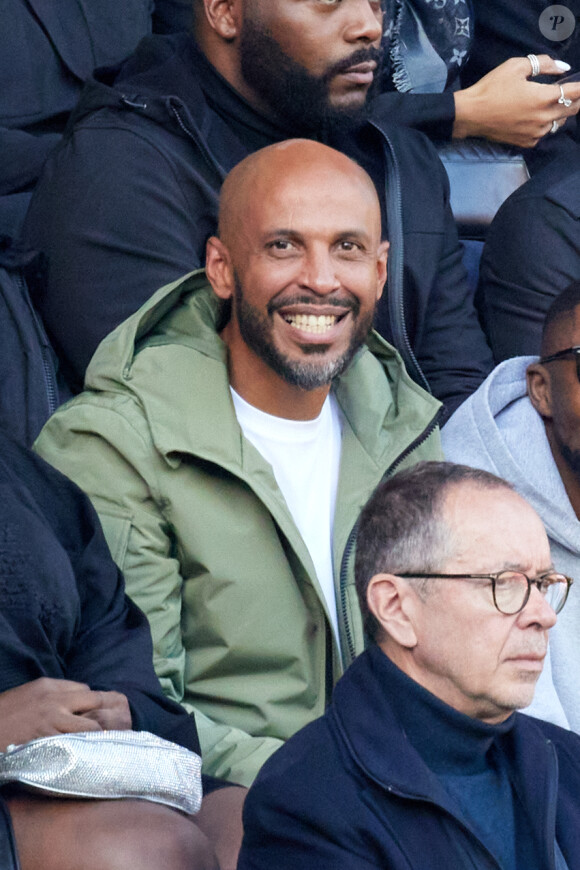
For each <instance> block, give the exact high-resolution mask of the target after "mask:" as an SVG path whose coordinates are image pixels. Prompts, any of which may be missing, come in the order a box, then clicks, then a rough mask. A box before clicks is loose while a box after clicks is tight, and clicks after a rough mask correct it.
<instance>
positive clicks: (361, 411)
mask: <svg viewBox="0 0 580 870" xmlns="http://www.w3.org/2000/svg"><path fill="white" fill-rule="evenodd" d="M223 318H224V308H223V304H222V303H221V302H220V300H218V298H217V297H216V296H215V294H214V293H213V291H212V290H211V287H210V286H209V285H208V283H207V279H206V276H205V271H204V270H203V269H200V270H197V271H196V272H192V273H190V274H189V275H186V276H185V277H184V278H181V279H180V280H179V281H175V282H173V283H172V284H169V285H167V286H166V287H162V288H161V289H160V290H158V291H157V293H155V294H154V295H153V296H152V297H151V299H150V300H149V301H148V302H147V303H146V304H145V305H143V306H142V307H141V308H140V309H139V310H138V311H137V312H136V313H135V314H134V315H132V316H131V317H129V318H128V319H127V320H126V321H125V322H124V323H122V324H121V325H120V326H118V327H117V329H115V330H114V331H113V332H112V333H111V334H110V335H108V336H107V337H106V338H105V339H104V340H103V341H102V342H101V344H100V345H99V347H98V348H97V351H96V353H95V355H94V356H93V359H92V360H91V363H90V365H89V367H88V369H87V373H86V380H85V389H87V390H92V391H96V392H103V391H107V392H109V393H122V394H127V392H128V391H129V392H133V393H134V394H135V395H136V396H138V400H139V402H140V403H141V404H142V405H143V407H144V409H145V413H146V416H147V418H148V422H149V426H150V427H151V431H152V434H153V437H154V440H155V442H156V445H157V447H158V449H159V450H161V452H163V453H165V454H166V455H169V454H171V453H172V452H174V451H177V452H180V451H184V452H189V451H191V450H192V445H195V451H194V452H196V453H198V454H200V453H201V454H203V452H204V449H205V447H207V450H208V451H209V452H210V453H211V454H212V455H214V454H215V451H216V438H215V419H218V418H219V416H220V415H221V414H224V415H225V418H227V417H229V416H230V415H231V414H232V410H231V399H230V392H229V382H228V379H227V353H226V347H225V345H224V343H223V342H222V340H221V339H220V337H219V335H218V330H219V328H220V326H221V324H222V323H223V322H225V321H224V319H223ZM371 351H372V352H371ZM210 369H211V377H209V370H210ZM209 383H211V384H212V387H211V390H212V392H211V396H208V403H209V406H210V407H213V408H215V411H216V417H215V419H213V420H207V419H202V416H204V415H197V417H196V419H195V420H194V421H193V424H192V420H191V419H188V420H187V424H186V421H185V417H182V418H179V417H177V416H176V411H175V409H176V408H179V407H181V406H183V396H184V395H187V394H188V393H192V394H193V395H199V396H203V395H205V393H206V392H207V390H208V389H209V387H208V384H209ZM216 383H218V384H220V385H221V386H223V389H219V390H216ZM333 389H334V391H335V394H336V397H337V400H338V402H339V404H340V406H341V409H342V412H343V414H344V415H345V417H346V418H347V420H348V421H349V423H350V425H351V427H352V429H353V431H354V432H355V435H356V436H357V437H358V438H359V440H360V441H361V442H362V443H363V444H364V445H365V446H366V448H367V449H369V450H370V452H371V453H373V454H375V455H377V457H378V456H380V455H382V453H383V452H384V451H385V450H388V449H392V444H391V443H390V439H391V437H392V436H391V435H390V434H389V433H386V432H384V431H383V430H384V429H385V427H387V428H388V429H389V430H391V428H392V425H393V423H394V422H395V421H396V424H397V427H398V428H399V427H400V430H405V433H406V435H407V436H408V438H409V440H410V441H413V440H414V439H415V438H418V437H419V436H420V435H421V434H422V433H423V432H424V430H425V428H426V427H427V426H428V425H429V424H430V423H431V422H432V421H433V419H434V418H436V417H437V415H438V412H439V408H440V403H439V402H438V401H437V400H436V399H433V398H432V397H431V396H429V395H428V394H427V393H425V391H424V390H422V389H421V388H420V387H419V386H417V385H416V384H415V383H414V382H413V381H412V380H411V378H410V377H409V376H408V375H407V373H406V372H405V370H404V366H403V364H402V362H401V358H400V356H399V354H398V353H397V351H396V350H395V349H394V348H393V347H391V346H390V345H389V344H387V343H386V342H385V341H384V340H383V339H382V338H381V337H380V336H379V335H377V334H376V333H371V335H370V336H369V339H368V342H367V346H365V347H363V348H361V350H360V351H359V352H358V354H357V355H356V356H355V358H354V360H353V362H352V363H351V364H350V366H349V368H348V370H347V371H346V372H345V373H344V374H343V375H341V376H340V377H339V378H337V379H336V380H335V382H334V384H333ZM225 418H224V419H225ZM229 428H232V427H229ZM193 430H195V431H193ZM222 434H223V441H224V443H223V449H224V461H225V460H226V458H228V459H231V456H232V455H238V454H239V452H240V443H239V436H238V435H237V433H236V432H235V430H233V429H232V431H228V432H224V433H222ZM228 464H229V462H228Z"/></svg>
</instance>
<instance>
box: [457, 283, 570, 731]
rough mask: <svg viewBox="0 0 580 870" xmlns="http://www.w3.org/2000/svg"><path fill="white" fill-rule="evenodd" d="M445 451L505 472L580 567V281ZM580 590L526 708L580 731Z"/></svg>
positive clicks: (482, 392) (498, 376) (491, 381)
mask: <svg viewBox="0 0 580 870" xmlns="http://www.w3.org/2000/svg"><path fill="white" fill-rule="evenodd" d="M442 441H443V449H444V452H445V456H446V457H447V459H450V460H452V461H453V462H464V463H465V464H467V465H472V466H475V467H477V468H484V469H486V470H487V471H491V472H492V473H494V474H498V475H499V476H500V477H503V478H505V479H506V480H509V481H510V482H511V483H512V484H513V485H514V487H515V488H516V490H517V491H518V492H519V493H520V494H521V495H522V496H524V498H526V499H527V500H528V501H529V502H530V504H532V505H533V506H534V508H535V509H536V511H537V512H538V514H539V515H540V517H541V519H542V521H543V523H544V525H545V527H546V531H547V533H548V538H549V540H550V548H551V551H552V559H553V563H554V565H555V566H556V568H557V570H558V571H563V572H564V573H566V574H571V575H572V576H574V575H578V569H579V567H580V521H579V520H580V282H579V281H576V282H574V283H573V284H570V285H569V286H568V287H567V288H566V289H565V290H564V291H563V292H562V293H561V294H560V295H559V296H558V297H557V298H556V299H555V300H554V302H553V303H552V305H551V307H550V309H549V310H548V313H547V315H546V320H545V322H544V327H543V337H542V345H541V357H540V358H539V359H538V357H530V356H525V357H522V356H520V357H515V358H512V359H509V360H506V361H505V362H503V363H501V364H500V365H498V366H497V368H496V369H494V371H493V372H492V373H491V375H489V377H488V378H487V380H486V381H485V382H484V383H483V384H482V386H481V387H480V388H479V390H478V391H477V392H476V393H475V394H474V395H473V396H471V397H470V398H469V400H468V401H467V402H466V404H465V405H464V406H463V407H462V408H461V409H459V410H458V411H457V412H456V413H455V414H454V415H453V417H452V418H451V419H450V420H449V422H448V423H447V425H446V426H445V427H444V429H443V433H442ZM579 667H580V594H579V592H578V589H574V590H573V591H572V594H571V596H570V601H569V603H568V606H567V607H566V611H565V613H564V614H563V616H562V619H559V620H558V625H557V627H556V628H555V629H554V631H553V632H552V633H551V639H550V652H549V658H548V660H547V662H546V665H545V667H544V673H543V675H542V678H541V680H540V681H539V684H538V689H537V691H536V694H535V697H534V701H533V703H532V705H531V707H530V708H529V710H526V712H528V713H531V714H532V715H534V716H539V717H540V718H542V719H547V720H548V721H551V722H554V723H556V724H558V725H563V726H565V727H568V728H571V729H572V730H574V731H576V732H577V733H580V680H579V679H578V668H579Z"/></svg>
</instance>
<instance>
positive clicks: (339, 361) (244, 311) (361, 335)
mask: <svg viewBox="0 0 580 870" xmlns="http://www.w3.org/2000/svg"><path fill="white" fill-rule="evenodd" d="M234 283H235V297H234V299H235V316H236V317H237V321H238V326H239V329H240V335H241V336H242V338H243V340H244V342H245V343H246V344H247V346H248V347H249V348H251V350H253V352H254V353H255V354H256V356H259V357H260V359H262V360H263V361H264V362H265V363H267V365H268V366H269V367H270V368H271V369H272V371H274V372H275V373H276V374H277V375H278V376H279V377H280V378H282V380H284V381H286V383H287V384H290V385H291V386H293V387H300V388H301V389H303V390H315V389H318V388H319V387H324V386H328V385H329V384H330V383H331V381H332V380H333V379H334V378H336V377H338V375H340V374H342V373H343V372H344V371H345V369H346V368H347V367H348V365H349V364H350V362H351V361H352V358H353V357H354V355H355V354H356V352H357V350H358V349H359V347H360V346H361V345H362V344H363V342H364V341H365V339H366V337H367V335H368V334H369V332H370V329H371V326H372V321H373V315H374V312H370V313H369V315H368V316H367V317H366V318H365V319H364V320H361V321H360V322H359V323H358V325H357V327H356V329H355V330H354V332H353V334H352V337H351V341H350V345H349V346H348V348H347V349H346V351H345V352H344V353H343V354H342V355H341V356H340V357H337V358H334V359H330V360H325V359H324V356H325V354H326V352H327V350H328V347H327V345H324V344H322V345H307V346H306V347H305V348H304V354H305V356H311V357H313V359H311V360H310V359H304V360H292V359H288V357H286V356H285V355H284V354H283V353H281V352H280V351H279V350H278V348H277V347H276V345H275V344H274V342H273V341H272V337H271V332H272V327H271V320H270V318H271V317H272V312H273V311H275V309H276V307H279V306H272V304H270V305H269V306H268V314H262V313H261V311H259V310H258V309H257V308H255V307H254V306H253V305H251V304H250V303H248V302H246V300H245V299H244V293H243V289H242V285H241V283H240V280H239V278H238V276H237V274H235V273H234ZM292 301H293V302H299V301H301V300H298V299H297V300H292ZM305 301H307V302H309V301H310V299H306V300H305ZM288 302H289V300H285V304H288ZM325 304H329V300H326V303H325ZM330 304H332V302H330ZM337 304H338V303H337ZM341 304H342V305H344V303H341ZM359 310H360V303H359V302H358V300H356V299H353V301H352V316H353V317H354V318H356V317H357V316H358V313H359Z"/></svg>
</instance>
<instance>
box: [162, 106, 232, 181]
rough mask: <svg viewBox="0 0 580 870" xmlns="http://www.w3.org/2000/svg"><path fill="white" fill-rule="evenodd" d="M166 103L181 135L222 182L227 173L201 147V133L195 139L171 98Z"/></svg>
mask: <svg viewBox="0 0 580 870" xmlns="http://www.w3.org/2000/svg"><path fill="white" fill-rule="evenodd" d="M168 103H169V108H170V110H171V113H172V114H173V116H174V117H175V120H176V121H177V123H178V125H179V127H180V129H181V130H182V131H183V133H185V135H186V136H187V138H188V139H191V141H192V142H193V143H194V144H195V146H196V148H197V149H198V150H199V151H200V152H201V154H202V155H203V158H204V160H205V162H206V163H207V164H208V166H209V167H210V169H213V171H214V172H217V173H218V175H219V177H220V178H221V180H222V182H223V181H224V179H225V177H226V175H227V173H226V171H225V170H224V169H223V167H221V166H220V165H219V163H216V161H215V160H213V159H212V157H211V155H210V154H209V153H208V151H207V149H206V148H205V147H203V141H204V140H203V137H202V135H201V133H200V132H199V131H197V137H196V136H195V135H194V133H192V131H191V130H190V129H189V127H188V126H187V124H186V123H185V121H184V120H183V118H182V117H181V115H180V114H179V111H178V109H177V106H175V105H174V104H173V102H172V101H171V98H170V99H169V100H168ZM216 197H217V194H216Z"/></svg>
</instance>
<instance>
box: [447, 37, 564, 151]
mask: <svg viewBox="0 0 580 870" xmlns="http://www.w3.org/2000/svg"><path fill="white" fill-rule="evenodd" d="M568 70H569V65H568V64H565V63H562V62H561V61H557V60H554V59H553V58H551V57H549V56H548V55H547V54H540V55H535V54H529V55H527V57H512V58H510V59H509V60H507V61H505V62H504V63H502V64H500V66H497V67H496V68H495V69H493V70H492V71H491V72H489V73H487V75H485V76H483V78H481V79H480V80H479V81H478V82H476V83H475V84H474V85H471V87H469V88H465V89H463V90H459V91H456V92H455V93H454V100H455V123H454V126H453V136H454V137H455V138H463V137H465V136H483V137H485V138H487V139H491V140H493V141H496V142H505V143H506V144H508V145H517V146H518V147H520V148H532V147H533V146H534V145H536V144H537V143H538V142H539V140H540V139H541V138H542V137H543V136H545V135H546V134H547V133H556V132H557V131H558V130H559V129H560V128H561V127H562V126H563V125H564V124H565V122H566V120H567V118H569V117H570V116H571V115H575V114H576V112H578V110H579V109H580V82H565V85H564V86H563V85H562V84H560V83H557V84H542V83H540V82H534V81H533V78H534V77H535V76H538V75H542V76H546V75H550V76H558V77H561V76H562V75H565V74H566V72H567V71H568Z"/></svg>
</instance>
